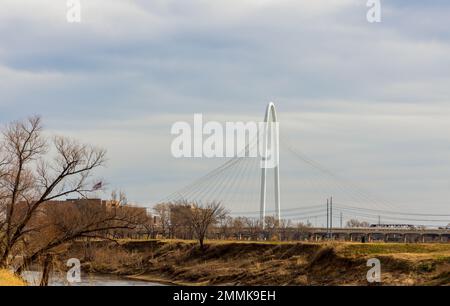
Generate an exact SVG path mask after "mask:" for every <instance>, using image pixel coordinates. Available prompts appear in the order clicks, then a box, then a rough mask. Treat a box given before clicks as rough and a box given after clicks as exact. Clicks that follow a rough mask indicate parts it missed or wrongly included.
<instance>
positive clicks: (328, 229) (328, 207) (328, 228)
mask: <svg viewBox="0 0 450 306" xmlns="http://www.w3.org/2000/svg"><path fill="white" fill-rule="evenodd" d="M329 215H330V203H329V200H328V199H327V238H328V237H330V235H329V233H330V225H329V222H330V218H329Z"/></svg>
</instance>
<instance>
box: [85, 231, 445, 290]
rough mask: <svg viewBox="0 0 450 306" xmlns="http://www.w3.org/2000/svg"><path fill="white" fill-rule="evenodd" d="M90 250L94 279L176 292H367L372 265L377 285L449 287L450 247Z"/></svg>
mask: <svg viewBox="0 0 450 306" xmlns="http://www.w3.org/2000/svg"><path fill="white" fill-rule="evenodd" d="M96 248H97V250H94V251H93V255H94V256H93V258H92V259H91V260H89V264H91V267H92V268H94V269H93V270H95V271H97V272H106V273H111V272H112V273H120V274H122V275H124V274H125V275H134V276H135V277H138V278H140V279H146V280H153V281H158V282H164V281H166V282H170V283H174V284H181V285H186V284H196V285H223V284H229V285H367V280H366V273H367V270H368V267H367V265H366V263H367V259H369V258H372V257H376V258H378V259H380V261H381V263H382V271H383V276H382V278H383V284H388V285H424V284H439V285H444V284H449V281H450V280H449V271H450V244H401V243H349V242H322V243H318V242H279V241H274V242H273V241H222V240H219V241H217V240H210V241H208V242H207V244H206V246H205V249H204V250H200V249H199V247H198V244H197V243H196V242H195V241H185V240H143V241H133V240H130V241H125V240H123V241H120V244H114V245H109V246H105V245H104V244H98V245H97V246H96ZM81 249H82V248H81ZM119 258H122V259H119ZM85 262H86V261H85Z"/></svg>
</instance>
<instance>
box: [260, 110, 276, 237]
mask: <svg viewBox="0 0 450 306" xmlns="http://www.w3.org/2000/svg"><path fill="white" fill-rule="evenodd" d="M264 122H265V132H264V140H263V141H264V143H263V150H264V154H263V155H262V157H261V165H262V167H261V193H260V222H261V226H262V228H263V229H264V227H265V218H266V195H267V193H266V189H267V168H268V163H267V161H268V157H269V155H268V154H269V148H268V145H269V139H270V140H271V141H270V146H271V150H270V154H275V156H273V155H272V156H270V158H275V159H276V160H275V164H274V166H273V167H271V168H273V170H274V172H275V174H274V179H275V182H274V183H275V185H274V186H275V217H276V219H277V220H278V222H280V221H281V201H280V168H279V164H280V163H279V139H278V136H279V135H278V127H276V128H275V129H274V128H269V127H270V126H271V125H273V123H277V124H278V121H277V113H276V110H275V104H274V103H273V102H270V103H269V104H268V105H267V108H266V115H265V117H264ZM269 134H270V138H269ZM272 134H274V135H272Z"/></svg>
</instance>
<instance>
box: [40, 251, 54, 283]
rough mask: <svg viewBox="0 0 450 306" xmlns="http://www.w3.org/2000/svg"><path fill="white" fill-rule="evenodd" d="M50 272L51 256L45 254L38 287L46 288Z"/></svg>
mask: <svg viewBox="0 0 450 306" xmlns="http://www.w3.org/2000/svg"><path fill="white" fill-rule="evenodd" d="M51 270H52V256H51V255H50V254H47V255H46V256H45V259H44V267H43V271H42V279H41V283H40V284H39V286H41V287H43V286H48V280H49V278H50V273H51Z"/></svg>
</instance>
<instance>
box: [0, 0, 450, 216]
mask: <svg viewBox="0 0 450 306" xmlns="http://www.w3.org/2000/svg"><path fill="white" fill-rule="evenodd" d="M382 4H383V11H382V12H383V17H382V18H383V22H382V23H381V24H369V23H367V21H366V20H365V14H366V11H367V8H366V6H365V1H357V0H353V1H352V0H347V1H342V0H340V1H337V0H336V1H325V0H316V1H302V2H300V1H287V0H284V1H272V0H265V1H261V0H248V1H225V0H220V1H206V0H195V1H176V0H164V1H118V0H108V1H106V0H94V1H93V0H91V1H82V5H83V7H82V8H83V11H82V14H83V15H82V18H83V22H82V23H81V24H68V23H67V22H65V10H66V7H65V3H64V1H50V0H48V1H47V0H40V1H33V2H31V3H29V1H24V0H6V1H3V3H2V10H1V11H0V37H2V44H1V46H0V78H1V79H2V83H1V84H0V94H1V97H2V99H1V101H0V106H1V108H2V112H1V113H0V120H1V121H2V122H6V121H8V120H11V119H16V118H20V117H24V116H26V115H28V114H30V113H40V114H42V115H43V116H44V118H45V119H46V122H47V126H48V128H49V129H50V130H51V131H53V132H56V133H67V134H70V135H73V136H75V137H77V138H80V139H82V140H84V141H89V142H94V143H98V144H99V145H102V146H104V147H106V148H107V149H108V150H109V155H110V156H109V157H110V163H109V167H108V168H107V169H105V170H104V172H103V173H102V175H104V176H105V177H107V178H108V181H110V182H111V185H113V186H118V187H122V188H124V189H127V190H128V191H129V193H130V198H131V199H133V200H136V201H139V202H141V203H149V202H151V201H154V200H156V199H158V198H159V197H162V196H164V194H166V193H168V192H170V191H171V190H173V189H174V188H175V187H179V186H181V185H183V184H184V183H185V182H188V181H189V180H190V179H191V178H192V177H196V176H198V175H201V174H202V173H204V172H205V171H207V169H208V168H209V167H210V166H212V165H214V164H218V163H220V161H206V162H205V161H201V162H200V161H198V160H174V159H173V158H172V157H171V156H170V155H169V151H168V150H169V145H170V141H171V136H170V135H169V130H170V126H171V124H172V123H173V122H174V121H177V120H191V116H192V113H194V112H201V113H204V114H205V116H210V117H212V118H216V120H242V118H251V119H253V120H259V118H260V117H261V115H262V111H263V109H264V106H265V103H266V102H268V101H270V100H274V101H276V102H277V106H278V108H279V111H280V119H281V120H282V123H283V126H285V133H286V134H287V136H288V137H289V138H290V139H293V140H292V141H293V142H295V145H298V147H300V148H301V149H302V151H304V152H306V153H307V154H308V155H309V156H312V157H313V158H315V159H316V160H319V161H322V163H323V164H325V165H326V166H327V167H329V168H330V169H332V170H333V171H335V172H337V173H341V174H342V175H343V176H345V177H348V178H349V179H350V180H355V181H358V182H361V183H362V184H363V185H364V186H365V187H366V188H367V189H369V190H372V191H374V193H376V194H378V195H381V196H385V197H386V198H389V199H391V202H395V203H396V204H398V205H399V207H401V206H402V205H404V206H406V205H412V206H413V207H414V208H415V209H418V210H420V209H421V208H423V207H424V202H425V201H426V202H427V205H429V206H427V207H433V209H435V210H436V211H444V212H445V210H446V209H447V205H446V204H445V201H444V200H443V198H445V197H447V198H448V196H449V192H448V190H449V187H450V180H449V179H448V176H449V174H450V168H449V165H450V159H449V157H448V156H450V154H448V153H450V152H449V151H450V147H449V140H450V139H449V138H450V136H449V135H448V133H447V131H448V130H449V125H448V122H449V120H448V118H449V116H450V110H449V105H450V104H449V101H448V100H449V96H450V86H448V84H449V81H450V74H449V71H450V69H449V68H450V58H449V57H448V54H449V52H450V44H449V42H450V41H449V36H448V29H449V28H450V24H449V23H450V21H449V20H448V18H446V14H447V12H448V9H449V5H448V4H447V3H446V2H441V3H440V4H439V6H438V5H435V4H428V3H426V4H425V3H423V2H420V1H408V3H404V1H382ZM286 162H290V161H286ZM302 167H303V166H301V165H300V166H299V172H298V174H294V173H292V175H291V177H285V179H284V184H285V185H284V186H286V187H288V188H287V189H288V190H287V191H286V198H287V199H291V200H290V203H291V204H288V205H292V206H295V205H296V204H295V203H294V201H293V200H292V199H295V197H296V195H294V194H293V195H291V196H289V195H287V194H288V193H289V192H290V190H291V191H292V190H293V189H296V188H294V187H292V188H290V187H291V186H295V184H296V183H295V182H296V181H297V180H303V183H304V180H307V179H308V177H304V176H302V170H303V168H302ZM180 169H183V170H182V171H181V170H180ZM303 173H308V172H307V171H305V172H303ZM311 175H312V174H311ZM311 178H312V176H311ZM300 184H301V183H300ZM291 193H292V192H291ZM309 193H310V195H308V194H309ZM301 196H303V197H304V198H305V201H318V200H320V198H321V197H322V198H323V197H325V195H322V194H319V195H318V194H317V192H316V194H314V192H306V191H305V193H304V194H302V195H301Z"/></svg>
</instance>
